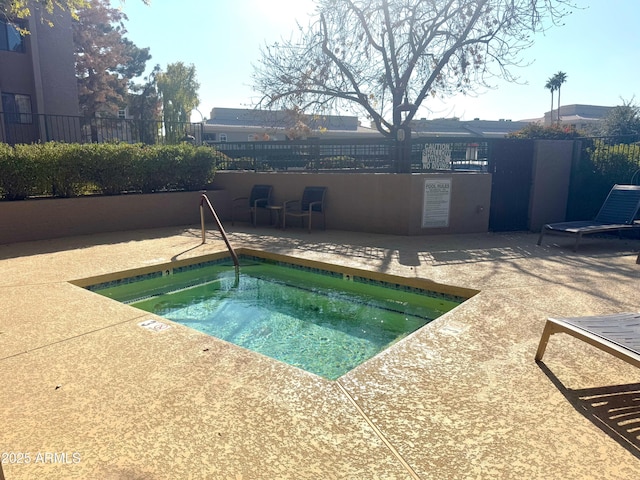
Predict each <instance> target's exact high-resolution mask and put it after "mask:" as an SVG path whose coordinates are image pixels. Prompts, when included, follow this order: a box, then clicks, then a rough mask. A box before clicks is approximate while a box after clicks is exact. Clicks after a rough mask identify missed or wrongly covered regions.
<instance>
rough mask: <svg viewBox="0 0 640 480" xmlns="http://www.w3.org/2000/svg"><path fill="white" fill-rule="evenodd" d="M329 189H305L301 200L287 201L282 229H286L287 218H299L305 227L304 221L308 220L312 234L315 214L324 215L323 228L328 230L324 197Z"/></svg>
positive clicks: (284, 206) (284, 205)
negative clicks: (312, 220)
mask: <svg viewBox="0 0 640 480" xmlns="http://www.w3.org/2000/svg"><path fill="white" fill-rule="evenodd" d="M326 192H327V187H305V188H304V192H302V198H301V199H300V200H287V201H286V202H284V204H283V210H284V211H283V216H282V228H283V229H284V228H286V225H287V217H297V218H300V219H301V222H302V225H303V226H304V219H305V218H307V219H308V220H307V221H308V224H309V233H311V219H312V217H313V215H314V214H319V215H322V227H323V228H325V229H326V228H327V219H326V216H325V205H324V197H325V194H326Z"/></svg>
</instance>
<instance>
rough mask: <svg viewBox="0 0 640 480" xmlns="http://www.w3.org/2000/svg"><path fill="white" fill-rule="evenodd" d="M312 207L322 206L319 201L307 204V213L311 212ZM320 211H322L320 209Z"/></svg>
mask: <svg viewBox="0 0 640 480" xmlns="http://www.w3.org/2000/svg"><path fill="white" fill-rule="evenodd" d="M314 205H320V206H322V202H321V201H320V200H318V201H316V202H309V211H311V210H312V209H313V206H314ZM320 211H322V208H321V209H320Z"/></svg>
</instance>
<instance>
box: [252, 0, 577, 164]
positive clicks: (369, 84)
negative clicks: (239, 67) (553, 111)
mask: <svg viewBox="0 0 640 480" xmlns="http://www.w3.org/2000/svg"><path fill="white" fill-rule="evenodd" d="M571 6H572V3H571V0H317V5H316V11H315V15H314V16H313V17H312V20H311V22H310V23H309V25H308V27H306V28H303V27H300V29H299V33H300V36H299V38H297V39H290V40H283V41H282V42H280V43H277V44H275V45H272V46H266V47H265V48H264V49H263V50H262V57H261V59H260V61H259V63H258V64H257V65H256V66H255V71H254V76H253V78H254V87H255V89H256V91H258V92H260V93H261V94H262V95H263V96H262V98H261V100H260V101H259V102H258V105H259V106H260V107H263V108H293V107H297V108H299V109H301V110H303V111H305V112H307V113H309V112H313V113H319V112H326V111H327V110H336V111H340V110H343V109H348V110H350V111H353V112H354V113H356V114H362V113H364V114H365V115H366V116H367V117H368V118H370V119H371V121H372V122H373V124H374V125H375V127H376V128H377V129H378V130H379V131H380V132H381V133H382V134H383V135H385V136H387V137H389V138H396V139H397V140H399V141H401V140H402V139H407V138H408V136H409V135H410V131H409V129H408V126H409V123H410V122H411V120H412V119H413V118H414V116H415V114H416V112H417V110H418V108H419V107H420V106H421V105H422V104H423V102H425V101H426V100H427V99H428V98H429V97H440V98H446V97H448V96H451V95H454V94H457V93H473V92H476V91H477V89H478V87H481V86H489V84H488V82H489V81H490V80H491V78H494V77H502V78H506V79H507V80H514V77H513V76H512V74H511V73H510V72H509V67H511V66H514V65H519V64H521V59H520V55H519V54H520V53H521V52H522V50H523V49H526V48H527V47H529V46H531V45H532V43H533V39H532V36H533V34H534V33H536V32H539V31H541V30H544V29H546V28H548V27H549V26H551V25H552V24H554V23H556V22H557V21H558V20H559V19H560V18H562V17H563V16H565V15H566V14H567V13H569V10H568V8H569V7H571ZM400 170H402V171H406V170H407V166H406V165H405V166H404V167H402V168H401V169H400Z"/></svg>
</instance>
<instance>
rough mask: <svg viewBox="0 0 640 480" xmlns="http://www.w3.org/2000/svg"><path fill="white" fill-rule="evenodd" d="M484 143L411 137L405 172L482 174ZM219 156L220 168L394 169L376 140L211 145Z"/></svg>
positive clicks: (386, 145)
mask: <svg viewBox="0 0 640 480" xmlns="http://www.w3.org/2000/svg"><path fill="white" fill-rule="evenodd" d="M489 145H490V140H488V139H473V140H470V139H467V138H465V139H464V140H461V139H459V138H448V139H445V138H438V139H431V138H414V139H412V140H411V150H410V156H411V159H410V161H411V171H413V172H427V171H436V170H474V171H486V170H487V165H488V157H489V150H490V149H489ZM214 146H215V148H216V149H217V150H219V151H220V152H222V153H224V154H225V156H226V159H225V160H223V161H221V162H220V164H219V165H218V168H219V169H221V170H255V171H272V170H273V171H277V170H307V171H320V170H322V171H331V170H341V171H343V170H352V171H360V172H362V171H376V172H392V171H395V168H396V163H395V160H396V158H395V153H396V150H395V149H396V142H394V141H393V140H391V139H386V138H376V139H348V140H347V139H312V140H296V141H269V142H224V143H216V144H214Z"/></svg>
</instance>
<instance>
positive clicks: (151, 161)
mask: <svg viewBox="0 0 640 480" xmlns="http://www.w3.org/2000/svg"><path fill="white" fill-rule="evenodd" d="M226 160H227V159H226V156H225V155H224V154H222V153H220V152H218V151H216V150H214V149H213V148H210V147H195V146H193V145H189V144H182V145H167V146H160V145H150V146H149V145H141V144H136V145H129V144H109V143H101V144H65V143H54V142H50V143H45V144H34V145H16V146H15V147H11V146H9V145H7V144H4V143H0V196H1V197H2V198H3V199H5V200H22V199H25V198H28V197H43V196H44V197H74V196H78V195H85V194H104V195H117V194H120V193H123V192H143V193H150V192H160V191H174V190H199V189H202V188H204V187H205V186H206V185H208V184H210V183H211V181H212V180H213V175H214V172H215V168H216V165H217V164H218V163H219V162H221V161H226Z"/></svg>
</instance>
